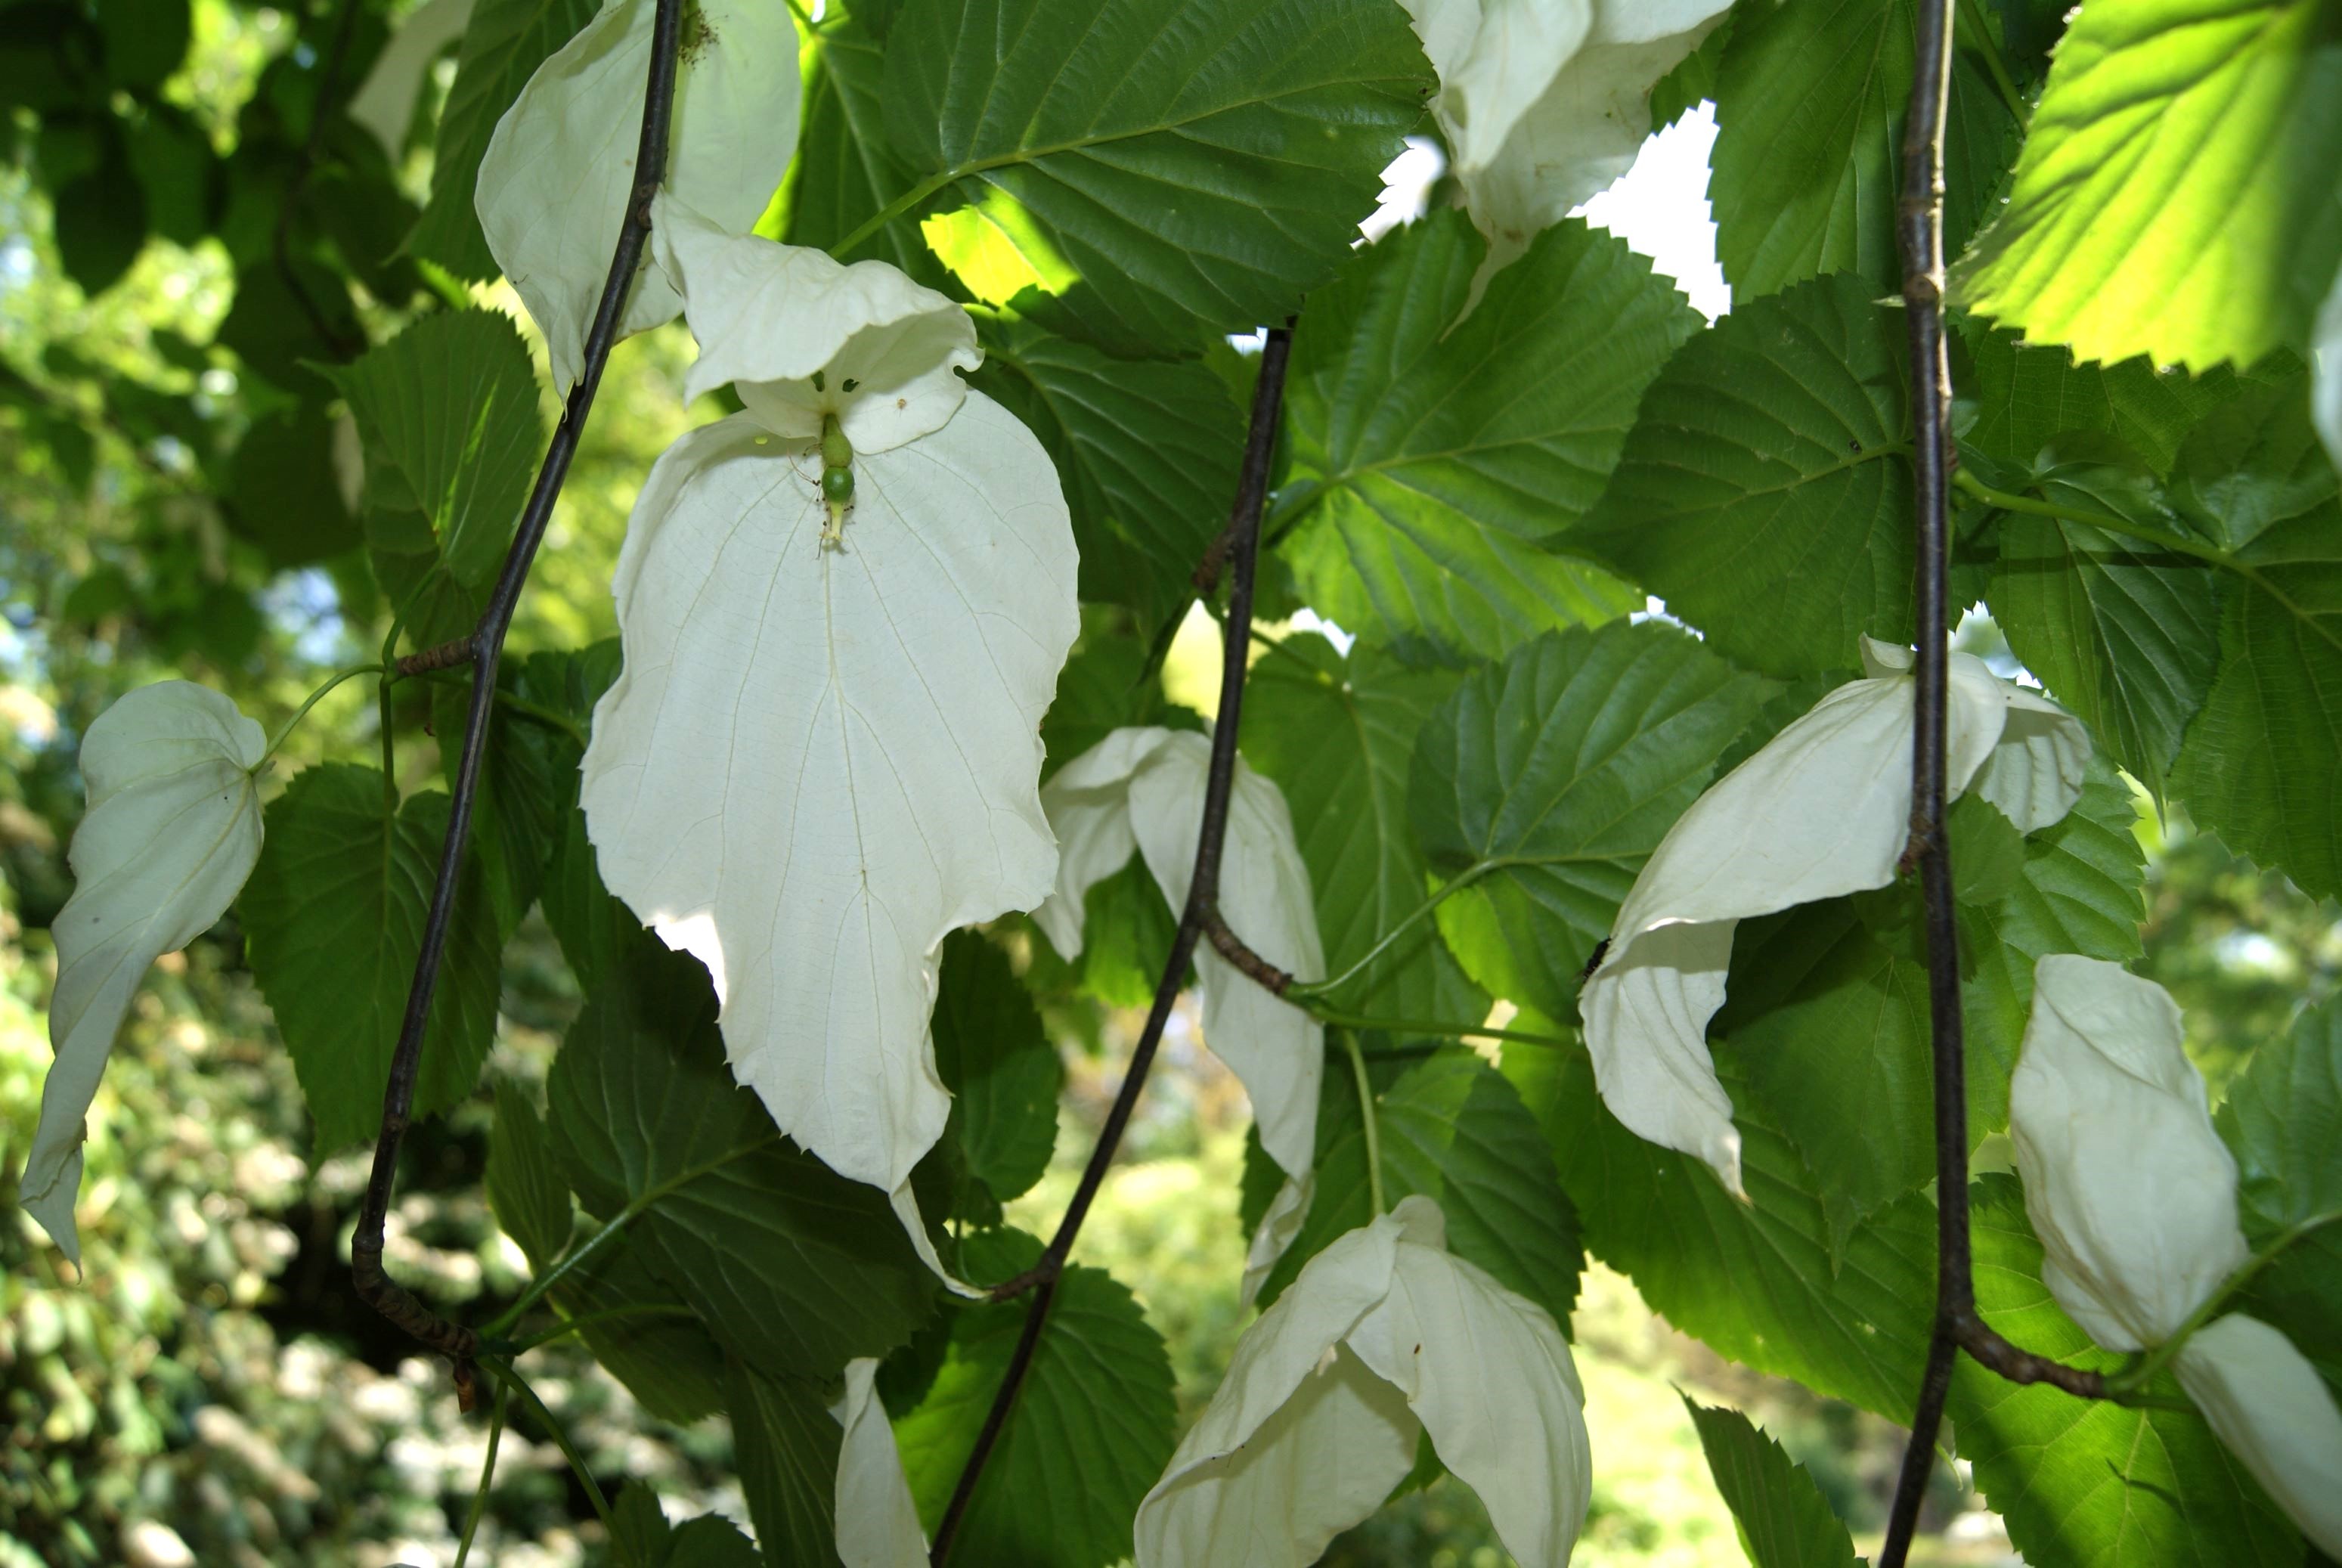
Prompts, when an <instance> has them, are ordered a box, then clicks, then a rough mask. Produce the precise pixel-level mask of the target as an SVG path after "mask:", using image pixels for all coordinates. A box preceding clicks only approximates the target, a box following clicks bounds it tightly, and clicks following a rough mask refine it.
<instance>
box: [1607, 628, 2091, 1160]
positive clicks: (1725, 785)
mask: <svg viewBox="0 0 2342 1568" xmlns="http://www.w3.org/2000/svg"><path fill="white" fill-rule="evenodd" d="M1863 662H1864V666H1865V668H1867V670H1869V672H1870V675H1869V677H1868V678H1867V679H1864V680H1859V681H1849V682H1848V683H1847V684H1845V685H1842V686H1840V687H1838V688H1837V690H1836V691H1834V692H1831V693H1830V694H1828V695H1827V696H1825V697H1824V698H1822V700H1821V701H1820V702H1818V703H1817V704H1814V706H1813V708H1812V710H1811V711H1810V712H1808V713H1807V714H1805V715H1804V716H1803V717H1801V718H1799V719H1797V720H1796V721H1794V722H1793V723H1791V724H1789V726H1788V727H1787V728H1786V729H1784V730H1783V731H1782V732H1781V733H1780V734H1777V735H1776V736H1774V737H1773V739H1772V740H1770V741H1769V742H1767V744H1765V746H1764V748H1763V749H1762V750H1760V751H1759V752H1757V754H1756V755H1754V756H1752V757H1750V758H1749V759H1748V760H1747V761H1746V762H1745V763H1743V764H1740V765H1739V766H1738V767H1736V768H1735V769H1734V770H1733V771H1732V772H1731V773H1729V774H1726V775H1725V777H1723V778H1722V779H1719V780H1718V781H1717V782H1716V784H1714V785H1713V786H1711V787H1710V788H1709V790H1708V791H1707V793H1706V794H1703V795H1701V796H1700V797H1699V799H1698V800H1696V801H1695V802H1694V803H1692V807H1691V809H1690V810H1689V811H1686V813H1684V814H1683V815H1682V816H1681V817H1680V818H1678V819H1677V820H1676V824H1675V826H1674V827H1672V828H1670V829H1668V830H1667V835H1666V838H1665V839H1663V840H1661V841H1660V843H1659V847H1658V848H1657V850H1656V851H1655V852H1653V854H1652V855H1651V858H1650V860H1649V862H1648V863H1647V864H1646V865H1645V866H1644V867H1643V871H1642V874H1641V875H1639V876H1637V877H1636V879H1635V885H1634V888H1633V890H1632V891H1630V892H1629V893H1628V894H1627V895H1626V903H1625V904H1622V905H1621V906H1620V907H1619V911H1618V919H1617V923H1616V924H1615V925H1614V926H1613V927H1612V934H1611V938H1610V946H1609V949H1608V951H1607V952H1606V954H1604V955H1603V959H1602V964H1601V966H1600V967H1599V968H1597V969H1596V971H1595V972H1594V974H1593V976H1592V978H1590V979H1589V980H1587V982H1586V987H1585V990H1584V992H1583V994H1581V996H1580V997H1579V1000H1578V1009H1579V1012H1580V1014H1582V1015H1583V1017H1584V1019H1585V1024H1586V1048H1587V1050H1588V1051H1589V1052H1590V1053H1591V1054H1592V1055H1593V1058H1594V1076H1595V1082H1596V1085H1597V1086H1598V1087H1599V1088H1600V1090H1601V1093H1602V1098H1603V1102H1604V1103H1605V1104H1607V1105H1608V1106H1609V1107H1610V1110H1611V1113H1612V1114H1615V1115H1616V1117H1617V1118H1618V1120H1619V1121H1621V1122H1623V1123H1625V1124H1626V1126H1627V1127H1628V1128H1630V1129H1631V1130H1633V1131H1634V1132H1636V1133H1637V1134H1641V1135H1642V1136H1643V1137H1645V1138H1647V1139H1649V1140H1650V1141H1651V1142H1652V1143H1655V1144H1665V1145H1666V1146H1667V1147H1668V1148H1671V1149H1680V1150H1682V1151H1683V1152H1684V1153H1686V1154H1694V1155H1696V1156H1697V1157H1699V1158H1700V1159H1702V1160H1705V1161H1706V1162H1707V1164H1709V1165H1710V1166H1711V1167H1712V1168H1713V1169H1714V1170H1715V1172H1716V1174H1717V1175H1718V1176H1719V1177H1721V1178H1722V1179H1723V1181H1724V1184H1725V1185H1726V1187H1727V1188H1729V1189H1730V1190H1731V1191H1732V1192H1733V1193H1735V1194H1736V1195H1737V1196H1740V1197H1743V1198H1745V1197H1746V1196H1747V1194H1746V1192H1744V1191H1743V1190H1742V1187H1741V1184H1740V1134H1738V1133H1737V1132H1736V1131H1734V1129H1733V1126H1732V1102H1731V1099H1730V1097H1729V1096H1727V1095H1726V1094H1725V1092H1724V1085H1723V1084H1720V1083H1718V1082H1717V1081H1716V1064H1715V1062H1714V1061H1713V1060H1712V1059H1711V1058H1710V1056H1709V1055H1708V1051H1707V1041H1706V1029H1707V1021H1708V1020H1709V1019H1710V1018H1713V1017H1714V1016H1715V1015H1716V1009H1717V1008H1719V1007H1721V1006H1723V1005H1724V995H1725V974H1726V970H1727V969H1728V968H1729V966H1730V964H1731V961H1732V936H1733V932H1734V930H1735V929H1736V927H1737V926H1738V925H1739V924H1740V922H1741V921H1743V920H1745V919H1747V918H1749V917H1751V916H1754V915H1759V914H1772V913H1774V912H1775V911H1777V910H1782V909H1788V908H1791V907H1793V906H1795V905H1797V904H1810V903H1812V902H1814V901H1815V900H1817V899H1823V898H1835V897H1837V896H1839V895H1841V894H1849V893H1859V892H1862V891H1864V890H1866V889H1869V888H1875V887H1885V886H1886V885H1887V884H1889V883H1891V882H1893V881H1894V880H1895V876H1896V866H1897V862H1898V861H1899V860H1900V859H1901V858H1902V854H1903V849H1904V845H1905V844H1906V843H1907V840H1908V838H1909V835H1910V831H1911V714H1912V705H1913V682H1912V679H1911V676H1910V674H1908V672H1909V670H1910V667H1911V653H1910V650H1909V649H1907V648H1896V647H1890V646H1888V645H1887V644H1883V643H1877V642H1872V641H1870V640H1869V639H1867V638H1866V639H1864V644H1863ZM1947 728H1948V737H1947V754H1946V758H1945V769H1946V774H1947V778H1946V785H1947V793H1948V794H1949V795H1950V796H1953V797H1957V796H1958V795H1959V794H1963V793H1964V792H1966V791H1967V790H1970V789H1973V790H1975V791H1976V793H1977V794H1981V795H1982V796H1983V797H1984V798H1985V799H1986V800H1987V801H1990V802H1991V803H1992V804H1994V805H1995V806H1997V807H1998V808H1999V809H2000V810H2001V811H2002V812H2003V813H2004V814H2007V817H2008V818H2009V820H2010V821H2012V822H2014V823H2015V824H2017V827H2018V829H2019V830H2020V831H2023V832H2026V833H2031V832H2033V831H2034V830H2035V829H2037V828H2041V827H2046V826H2047V825H2048V824H2051V823H2054V822H2056V821H2057V820H2058V819H2059V818H2060V817H2063V816H2064V815H2065V814H2066V813H2067V811H2069V810H2070V809H2072V807H2073V804H2074V802H2075V801H2076V799H2077V798H2078V797H2079V796H2080V794H2081V790H2082V776H2083V771H2084V769H2085V768H2086V767H2087V764H2088V762H2089V756H2090V741H2089V735H2088V733H2087V731H2086V730H2084V729H2083V727H2082V724H2081V722H2080V721H2079V720H2077V719H2076V718H2075V717H2074V716H2073V715H2072V714H2068V713H2067V712H2066V710H2065V709H2063V708H2061V707H2059V706H2058V705H2057V704H2055V703H2053V702H2051V701H2049V700H2048V699H2047V697H2044V696H2042V695H2040V694H2038V693H2036V692H2030V691H2027V690H2026V689H2025V688H2023V687H2021V686H2017V685H2016V684H2012V683H2010V682H2007V681H2004V680H2001V679H2000V678H1999V677H1997V676H1996V675H1995V674H1993V673H1992V672H1991V671H1990V670H1988V669H1987V668H1986V667H1985V665H1984V663H1983V662H1982V661H1981V660H1978V659H1974V658H1970V657H1969V656H1968V655H1967V654H1953V655H1952V656H1951V681H1950V704H1949V714H1948V723H1947Z"/></svg>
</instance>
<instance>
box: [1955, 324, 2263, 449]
mask: <svg viewBox="0 0 2342 1568" xmlns="http://www.w3.org/2000/svg"><path fill="white" fill-rule="evenodd" d="M1953 343H1954V346H1955V349H1956V351H1959V352H1961V354H1962V358H1963V360H1964V363H1959V364H1956V365H1954V367H1953V383H1954V386H1955V388H1956V389H1957V405H1956V406H1957V409H1958V410H1959V411H1960V414H1961V415H1965V416H1966V421H1965V423H1963V424H1961V425H1960V429H1959V437H1960V448H1961V456H1962V458H1963V460H1964V461H1973V460H1974V459H1975V458H1977V456H1982V457H1984V458H1986V459H1987V460H1988V462H1989V464H1997V465H1998V466H2001V467H2005V468H2013V469H2015V470H2017V472H2019V473H2022V474H2032V473H2035V472H2037V471H2038V469H2039V468H2040V467H2041V466H2042V464H2043V462H2044V452H2043V449H2044V448H2046V447H2047V446H2048V445H2049V444H2050V443H2052V442H2053V441H2056V440H2057V438H2058V437H2060V436H2069V435H2077V434H2096V435H2111V436H2113V437H2114V438H2115V439H2117V441H2119V442H2121V443H2122V444H2123V445H2125V446H2126V447H2127V448H2129V449H2130V451H2131V452H2133V453H2135V454H2137V456H2138V457H2139V458H2140V460H2141V461H2143V462H2144V463H2145V464H2147V467H2148V468H2149V469H2150V470H2151V471H2153V472H2154V473H2157V474H2167V473H2169V472H2170V471H2171V465H2172V464H2173V462H2174V460H2176V459H2177V457H2178V455H2179V448H2180V444H2182V443H2183V442H2184V441H2185V440H2186V439H2187V434H2188V433H2189V432H2190V431H2192V430H2193V429H2195V427H2196V426H2197V424H2198V423H2200V422H2201V421H2202V420H2203V418H2204V416H2205V415H2206V414H2210V413H2211V412H2213V411H2214V410H2215V409H2217V408H2218V407H2219V406H2220V405H2221V404H2223V403H2224V402H2226V401H2227V400H2228V399H2230V398H2232V397H2234V396H2235V395H2236V394H2237V388H2238V385H2239V378H2238V377H2237V375H2235V374H2234V373H2232V372H2229V371H2226V370H2219V371H2213V372H2211V373H2209V374H2207V375H2197V376H2191V375H2188V374H2187V372H2185V371H2183V370H2178V369H2176V368H2166V369H2164V370H2160V371H2158V370H2157V369H2156V368H2155V366H2154V365H2153V364H2152V363H2151V362H2149V361H2147V360H2146V359H2126V360H2123V361H2121V362H2120V363H2119V364H2115V365H2082V364H2077V363H2076V361H2075V359H2074V356H2073V355H2072V353H2071V352H2069V351H2068V350H2067V349H2064V348H2060V347H2057V346H2055V345H2047V346H2044V345H2032V344H2027V343H2024V342H2020V341H2019V340H2018V339H2017V336H2016V335H2014V334H2012V333H2007V332H1995V331H1987V330H1985V329H1984V327H1983V325H1982V324H1981V323H1970V324H1969V328H1968V330H1967V331H1964V332H1962V333H1961V334H1960V335H1958V336H1957V337H1956V338H1955V339H1954V340H1953ZM1956 417H1957V416H1956Z"/></svg>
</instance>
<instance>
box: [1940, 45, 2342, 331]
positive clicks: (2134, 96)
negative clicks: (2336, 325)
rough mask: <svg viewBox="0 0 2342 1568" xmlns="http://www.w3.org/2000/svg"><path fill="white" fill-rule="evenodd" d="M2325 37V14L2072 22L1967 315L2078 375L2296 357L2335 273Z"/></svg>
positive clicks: (1981, 261)
mask: <svg viewBox="0 0 2342 1568" xmlns="http://www.w3.org/2000/svg"><path fill="white" fill-rule="evenodd" d="M2337 166H2342V29H2337V27H2336V25H2335V17H2334V11H2333V7H2332V5H2330V4H2329V0H2156V3H2154V4H2144V5H2100V6H2098V7H2097V8H2096V9H2095V10H2085V11H2083V12H2082V13H2081V15H2080V16H2079V17H2078V19H2077V21H2076V22H2075V24H2074V25H2073V26H2072V27H2071V28H2070V29H2068V30H2067V34H2066V36H2065V38H2064V40H2063V41H2062V42H2061V43H2060V44H2059V45H2058V48H2057V62H2056V64H2055V65H2053V66H2052V68H2051V70H2050V72H2049V82H2048V85H2047V87H2046V88H2044V89H2043V92H2042V95H2041V102H2040V105H2039V106H2038V107H2037V109H2036V110H2035V112H2034V115H2033V122H2032V127H2031V131H2030V134H2029V135H2027V139H2026V143H2025V153H2024V155H2023V156H2022V157H2021V158H2020V159H2019V160H2018V161H2017V179H2016V183H2015V185H2014V187H2013V188H2012V190H2011V192H2010V195H2009V202H2008V205H2007V208H2006V209H2005V210H2004V211H2003V212H2002V214H2001V215H2000V218H1999V220H1998V221H1997V223H1995V224H1994V225H1993V226H1992V228H1991V229H1989V230H1988V231H1987V232H1986V234H1985V235H1983V236H1982V237H1981V238H1980V239H1979V240H1978V242H1977V245H1976V248H1975V251H1974V253H1973V254H1972V255H1970V256H1969V258H1968V259H1967V261H1965V262H1963V263H1962V265H1961V266H1960V268H1959V270H1958V274H1957V277H1956V279H1955V286H1956V287H1957V290H1958V291H1959V293H1960V295H1962V297H1963V298H1964V299H1965V300H1966V302H1967V304H1969V305H1972V306H1974V307H1975V308H1977V310H1979V311H1982V312H1983V313H1984V314H1985V315H1990V316H1993V317H1996V318H1997V319H1998V320H2000V321H2002V322H2003V323H2005V324H2007V325H2010V326H2013V327H2017V328H2021V329H2022V330H2023V332H2024V334H2025V335H2026V336H2027V338H2028V339H2030V340H2032V341H2034V342H2036V343H2066V344H2071V345H2073V347H2074V350H2075V352H2076V354H2077V355H2079V356H2080V357H2082V358H2084V359H2106V360H2119V359H2126V358H2128V357H2129V356H2130V355H2136V354H2145V355H2148V356H2149V357H2151V358H2152V359H2154V360H2155V361H2156V363H2157V364H2164V365H2167V364H2172V363H2175V362H2177V363H2178V364H2182V365H2192V366H2194V367H2196V368H2197V369H2203V368H2205V367H2207V366H2210V365H2217V364H2219V363H2221V362H2222V361H2230V360H2232V361H2234V362H2235V363H2237V364H2238V365H2249V364H2251V363H2252V362H2253V361H2255V360H2257V359H2259V358H2260V357H2261V356H2262V355H2265V354H2267V353H2268V352H2269V351H2270V350H2271V349H2273V348H2278V347H2291V348H2293V349H2296V350H2300V349H2303V348H2305V347H2307V344H2308V341H2309V324H2310V320H2311V317H2312V316H2313V315H2315V313H2316V312H2317V305H2318V302H2319V301H2320V300H2321V299H2323V298H2324V297H2325V295H2326V291H2327V287H2328V286H2329V285H2331V284H2332V282H2333V280H2334V275H2335V269H2336V267H2337V265H2342V201H2337V199H2336V195H2335V189H2334V171H2335V169H2336V168H2337Z"/></svg>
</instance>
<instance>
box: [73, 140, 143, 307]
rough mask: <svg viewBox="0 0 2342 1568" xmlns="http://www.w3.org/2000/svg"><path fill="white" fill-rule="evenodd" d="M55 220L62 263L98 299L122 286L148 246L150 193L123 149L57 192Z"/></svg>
mask: <svg viewBox="0 0 2342 1568" xmlns="http://www.w3.org/2000/svg"><path fill="white" fill-rule="evenodd" d="M54 218H55V235H56V242H57V259H58V260H59V261H61V262H63V263H64V264H65V274H66V275H67V276H69V277H71V278H72V279H73V280H74V282H75V283H76V284H79V285H81V291H82V293H84V294H85V295H92V296H93V297H94V296H95V295H101V294H104V293H105V291H106V290H107V289H110V288H112V287H113V286H114V285H115V284H117V283H119V282H121V281H122V275H123V274H125V273H126V272H128V271H129V270H130V264H131V263H132V262H135V261H136V260H137V259H138V253H139V252H140V251H142V250H144V249H145V247H146V193H145V191H144V190H143V189H142V188H141V187H140V186H139V185H138V184H137V182H136V181H135V179H133V178H132V177H131V173H130V168H129V165H127V164H126V163H125V162H124V161H123V159H122V157H121V155H120V153H119V151H118V150H117V151H116V152H115V154H114V155H112V156H109V157H108V158H107V160H106V162H105V165H104V166H102V167H101V168H99V169H98V170H97V171H96V172H95V173H93V174H88V175H83V176H82V177H81V178H80V179H77V180H75V181H74V182H73V183H72V184H71V185H66V186H65V188H64V189H62V190H60V191H58V192H57V194H56V196H55V207H54Z"/></svg>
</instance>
